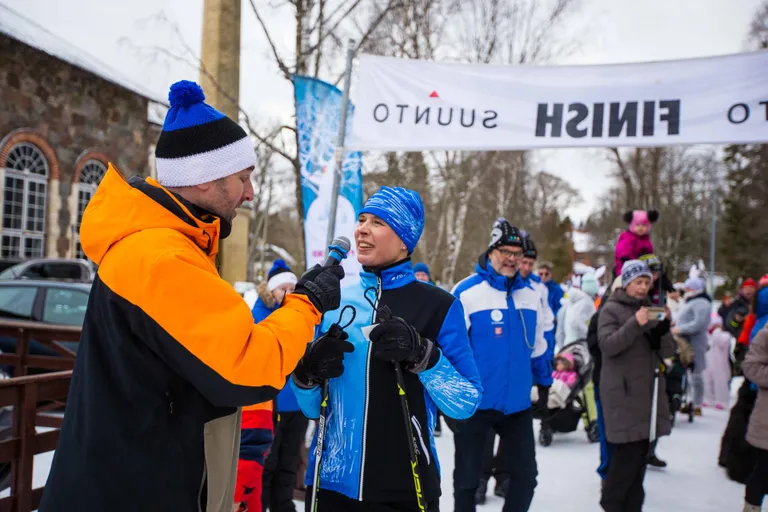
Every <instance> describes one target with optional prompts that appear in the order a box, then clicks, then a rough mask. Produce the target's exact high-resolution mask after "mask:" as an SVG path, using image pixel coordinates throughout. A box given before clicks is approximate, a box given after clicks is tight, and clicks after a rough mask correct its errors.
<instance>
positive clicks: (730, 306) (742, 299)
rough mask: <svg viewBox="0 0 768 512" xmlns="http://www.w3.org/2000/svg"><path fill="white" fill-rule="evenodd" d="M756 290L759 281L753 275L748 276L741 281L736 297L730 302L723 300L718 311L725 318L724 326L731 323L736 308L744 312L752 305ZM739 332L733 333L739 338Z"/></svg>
mask: <svg viewBox="0 0 768 512" xmlns="http://www.w3.org/2000/svg"><path fill="white" fill-rule="evenodd" d="M755 292H757V281H755V280H754V279H752V278H751V277H748V278H746V279H745V280H744V281H743V282H742V283H741V287H740V288H739V293H738V295H737V296H736V298H735V299H733V300H731V301H729V302H728V303H726V302H725V301H723V304H722V305H721V306H720V308H719V309H718V310H717V313H718V314H719V315H720V317H721V318H722V319H723V325H724V326H728V325H729V323H730V321H731V320H732V318H731V316H732V314H733V312H734V310H736V311H740V312H743V311H744V310H747V309H749V308H750V306H752V300H753V298H754V296H755ZM731 332H732V331H731ZM732 333H733V332H732ZM739 334H740V333H733V335H734V336H735V337H737V338H738V337H739Z"/></svg>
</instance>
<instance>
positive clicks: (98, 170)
mask: <svg viewBox="0 0 768 512" xmlns="http://www.w3.org/2000/svg"><path fill="white" fill-rule="evenodd" d="M106 172H107V166H106V165H104V164H103V163H102V162H100V161H99V160H93V159H91V160H88V161H86V162H85V164H84V165H83V168H82V169H81V170H80V179H79V180H78V183H77V222H76V223H75V226H74V229H75V258H82V259H86V256H85V253H84V252H83V248H82V247H81V246H80V223H81V222H82V221H83V214H84V213H85V207H86V206H88V203H89V202H90V201H91V198H92V197H93V195H94V194H95V193H96V188H97V187H98V186H99V183H101V179H102V178H103V177H104V174H105V173H106Z"/></svg>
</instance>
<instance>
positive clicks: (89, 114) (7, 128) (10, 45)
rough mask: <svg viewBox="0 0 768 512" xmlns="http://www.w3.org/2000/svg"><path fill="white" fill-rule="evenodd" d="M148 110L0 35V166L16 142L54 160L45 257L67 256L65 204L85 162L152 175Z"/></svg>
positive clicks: (138, 99) (140, 100)
mask: <svg viewBox="0 0 768 512" xmlns="http://www.w3.org/2000/svg"><path fill="white" fill-rule="evenodd" d="M147 103H148V100H147V99H146V98H144V97H142V96H139V95H138V94H136V93H134V92H132V91H129V90H127V89H125V88H123V87H120V86H118V85H116V84H113V83H111V82H109V81H107V80H104V79H103V78H101V77H99V76H97V75H94V74H92V73H90V72H88V71H85V70H82V69H80V68H77V67H75V66H72V65H70V64H69V63H67V62H64V61H62V60H59V59H57V58H55V57H52V56H50V55H48V54H46V53H44V52H42V51H40V50H37V49H35V48H32V47H30V46H28V45H26V44H24V43H22V42H19V41H17V40H15V39H12V38H10V37H8V36H6V35H4V34H0V140H2V143H0V146H2V147H0V159H1V160H2V161H4V160H5V159H4V156H5V155H6V154H7V151H8V150H10V146H12V145H13V144H14V143H15V142H19V141H25V140H26V141H28V142H33V143H36V145H38V146H40V147H41V149H43V150H44V153H46V155H49V154H54V155H55V161H54V162H50V161H49V166H50V168H51V176H50V178H51V180H58V181H59V183H58V186H57V187H53V186H52V187H50V188H49V192H51V193H53V192H54V190H57V191H58V194H59V196H58V197H54V198H49V201H48V206H49V214H48V217H49V219H51V220H54V219H55V224H56V225H53V226H51V225H50V223H49V226H48V229H47V231H48V234H49V240H50V235H51V234H53V233H55V234H56V235H58V236H57V237H56V240H57V241H56V243H55V244H52V243H50V242H49V243H48V244H47V246H48V247H47V250H46V253H47V254H48V255H51V256H57V255H61V256H64V255H65V254H66V255H69V254H68V252H69V251H68V248H69V247H70V246H71V240H69V238H68V235H69V232H70V231H71V229H70V227H71V223H72V217H73V215H76V214H77V212H71V211H70V201H69V198H70V194H71V193H73V185H74V184H75V183H77V181H78V179H79V176H78V175H77V174H79V173H78V172H77V171H79V169H80V168H81V167H82V165H83V163H84V161H85V160H86V159H88V158H97V159H99V160H105V159H106V160H107V162H104V163H105V164H106V163H108V162H112V163H114V164H115V165H116V166H117V167H118V168H119V169H120V170H121V172H123V174H125V175H134V174H140V175H143V176H148V175H149V174H150V164H149V162H148V156H149V154H150V147H151V145H152V144H154V143H155V142H156V141H157V138H158V136H159V134H160V127H159V126H156V125H153V124H150V123H149V122H148V121H147ZM32 137H34V139H33V138H32ZM45 146H47V148H46V147H45ZM49 160H51V158H50V157H49ZM0 165H2V162H0ZM0 185H1V184H0ZM52 185H53V183H52ZM51 207H53V208H51ZM51 210H53V211H51ZM55 210H58V212H57V211H55ZM53 246H55V247H53Z"/></svg>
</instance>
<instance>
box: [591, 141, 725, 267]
mask: <svg viewBox="0 0 768 512" xmlns="http://www.w3.org/2000/svg"><path fill="white" fill-rule="evenodd" d="M609 159H610V161H612V162H613V164H614V170H613V176H614V178H615V179H616V185H615V186H614V187H612V188H611V189H610V190H609V191H608V193H607V194H605V196H604V197H603V198H601V200H600V204H601V205H602V207H601V209H600V211H598V212H597V213H595V214H594V215H593V216H591V217H590V219H589V221H588V226H589V229H590V230H591V231H592V233H593V235H595V237H596V245H602V246H605V247H608V248H610V250H613V248H614V247H615V243H616V239H617V236H618V233H619V232H620V231H621V230H623V229H626V227H627V226H626V225H625V224H624V221H623V220H622V215H623V214H624V212H626V211H629V210H635V209H656V210H658V211H659V212H660V213H661V218H660V220H659V222H658V224H657V225H655V226H654V227H653V235H652V236H653V243H654V246H655V251H656V254H657V255H658V256H660V257H661V258H662V260H664V261H665V262H666V264H667V267H668V268H669V269H670V271H671V273H674V272H678V271H679V272H685V271H687V269H688V268H689V267H690V265H691V264H693V263H695V262H697V261H698V259H699V258H700V257H704V256H705V255H706V254H708V243H709V226H710V221H711V218H712V200H711V198H712V192H713V187H714V186H716V184H717V183H719V182H720V176H721V175H722V166H721V164H720V162H719V160H718V158H717V155H716V154H715V152H714V150H712V149H709V148H703V147H698V148H689V147H672V148H635V149H631V150H626V151H623V152H622V151H620V150H618V149H610V150H609ZM611 263H612V258H611Z"/></svg>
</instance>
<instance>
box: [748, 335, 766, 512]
mask: <svg viewBox="0 0 768 512" xmlns="http://www.w3.org/2000/svg"><path fill="white" fill-rule="evenodd" d="M742 368H743V370H744V377H745V378H746V379H747V380H749V381H750V382H751V383H752V384H754V385H755V386H757V389H758V391H757V402H755V408H754V410H753V411H752V414H751V415H750V417H749V427H748V429H747V442H748V443H749V444H751V445H752V446H754V447H755V449H756V450H757V453H756V462H755V468H754V469H753V470H752V474H751V475H750V477H749V479H748V480H747V488H746V492H745V496H744V501H745V503H744V512H760V507H761V506H762V504H763V497H764V496H765V494H766V493H768V326H766V327H764V328H762V329H761V330H760V331H758V333H757V335H756V336H755V337H754V338H753V340H752V343H751V344H750V347H749V352H747V357H746V359H745V360H744V364H743V366H742Z"/></svg>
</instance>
